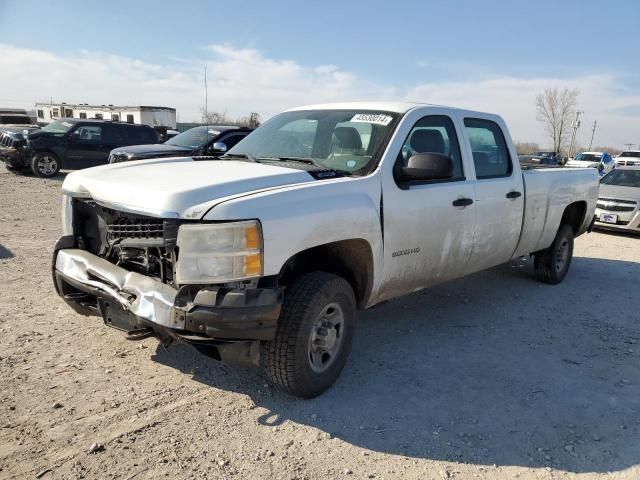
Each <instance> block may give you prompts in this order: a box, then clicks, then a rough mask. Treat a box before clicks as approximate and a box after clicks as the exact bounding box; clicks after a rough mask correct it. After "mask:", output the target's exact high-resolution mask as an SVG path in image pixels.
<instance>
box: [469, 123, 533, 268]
mask: <svg viewBox="0 0 640 480" xmlns="http://www.w3.org/2000/svg"><path fill="white" fill-rule="evenodd" d="M461 122H462V123H463V125H464V128H465V132H466V135H465V144H466V148H467V151H468V152H469V155H470V156H471V158H472V159H473V166H474V177H475V178H474V179H473V183H474V185H475V205H476V214H477V217H476V226H475V234H474V239H473V249H472V253H471V258H470V259H469V263H468V265H467V267H466V271H465V273H473V272H477V271H479V270H483V269H485V268H490V267H493V266H496V265H499V264H501V263H504V262H507V261H508V260H509V259H511V257H512V255H513V254H514V252H515V250H516V247H517V245H518V240H519V239H520V232H521V229H522V216H523V211H524V187H523V179H522V174H521V173H520V170H519V169H518V168H516V167H515V166H514V160H515V161H517V157H515V156H513V154H512V152H510V150H509V148H508V146H507V145H508V144H507V140H506V136H505V132H504V131H503V129H502V127H501V125H500V124H499V123H498V122H497V121H494V120H490V119H486V118H475V117H470V116H469V117H467V116H463V118H461Z"/></svg>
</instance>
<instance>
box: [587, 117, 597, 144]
mask: <svg viewBox="0 0 640 480" xmlns="http://www.w3.org/2000/svg"><path fill="white" fill-rule="evenodd" d="M597 124H598V122H597V121H596V120H594V121H593V130H591V141H590V142H589V151H591V147H592V146H593V136H594V135H595V134H596V125H597Z"/></svg>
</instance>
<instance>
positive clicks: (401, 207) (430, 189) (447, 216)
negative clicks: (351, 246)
mask: <svg viewBox="0 0 640 480" xmlns="http://www.w3.org/2000/svg"><path fill="white" fill-rule="evenodd" d="M430 111H434V109H433V108H431V109H430ZM412 113H413V114H414V115H415V114H416V113H417V112H412ZM434 113H437V112H434ZM418 115H419V114H418ZM406 120H407V121H409V118H407V119H406ZM456 124H457V120H456V119H455V118H451V117H450V116H448V115H447V114H446V113H445V111H443V113H442V114H441V115H439V114H434V115H427V116H423V117H421V118H420V117H419V116H418V118H417V119H416V121H415V123H413V126H412V127H411V128H410V130H409V131H408V134H406V137H404V143H403V144H402V146H401V148H400V151H399V152H398V157H397V160H396V166H395V167H394V171H397V166H398V165H400V164H402V163H403V162H404V164H405V165H406V162H407V161H408V159H409V158H410V157H411V155H413V154H415V153H426V152H435V153H441V154H445V155H448V156H449V157H450V158H451V160H452V162H453V166H454V169H453V178H451V179H448V180H437V181H429V182H421V183H415V184H411V185H408V184H403V183H402V182H401V181H399V180H398V178H397V175H394V176H393V180H392V181H389V178H388V176H385V177H384V180H383V182H384V184H383V199H382V212H383V226H384V266H383V268H384V281H383V285H384V286H383V290H382V291H381V299H386V298H392V297H395V296H398V295H402V294H405V293H409V292H412V291H415V290H418V289H421V288H425V287H429V286H431V285H434V284H436V283H440V282H444V281H446V280H450V279H452V278H456V277H458V276H461V275H462V274H463V272H464V271H465V269H466V265H467V262H468V260H469V257H470V254H471V247H472V245H473V228H474V225H475V223H476V218H475V216H476V206H475V204H474V202H473V199H474V197H475V195H474V185H473V182H469V181H467V179H466V175H467V170H468V168H469V162H468V161H465V158H464V157H463V154H462V152H463V151H464V150H462V149H461V148H460V143H459V140H458V139H459V138H461V137H462V135H460V133H461V131H460V128H461V126H459V125H458V126H456ZM409 125H411V123H409ZM399 133H400V130H399ZM394 143H395V142H394Z"/></svg>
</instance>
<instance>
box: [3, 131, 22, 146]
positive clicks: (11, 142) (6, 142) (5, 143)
mask: <svg viewBox="0 0 640 480" xmlns="http://www.w3.org/2000/svg"><path fill="white" fill-rule="evenodd" d="M17 143H18V142H17V141H16V140H14V139H13V138H11V137H10V136H9V135H7V134H6V133H3V134H2V135H0V145H1V146H3V147H7V148H15V146H16V144H17Z"/></svg>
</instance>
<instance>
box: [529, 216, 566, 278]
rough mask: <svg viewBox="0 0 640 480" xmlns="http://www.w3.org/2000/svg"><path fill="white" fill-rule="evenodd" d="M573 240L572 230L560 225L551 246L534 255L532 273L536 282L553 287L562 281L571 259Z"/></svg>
mask: <svg viewBox="0 0 640 480" xmlns="http://www.w3.org/2000/svg"><path fill="white" fill-rule="evenodd" d="M573 238H574V233H573V228H571V226H569V225H567V224H562V225H560V228H559V229H558V233H556V238H555V239H554V240H553V243H552V244H551V246H550V247H549V248H547V249H546V250H542V251H541V252H537V253H536V254H535V260H534V272H535V275H536V278H537V279H538V280H540V281H541V282H544V283H550V284H553V285H555V284H558V283H560V282H561V281H562V280H564V277H566V276H567V272H568V271H569V267H570V266H571V259H572V258H573Z"/></svg>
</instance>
